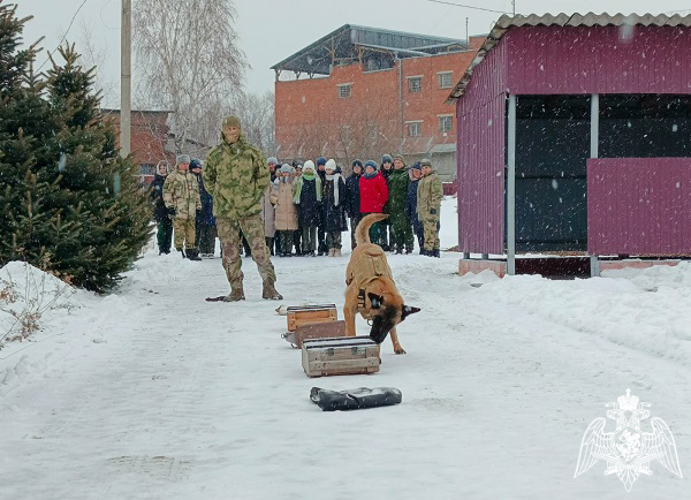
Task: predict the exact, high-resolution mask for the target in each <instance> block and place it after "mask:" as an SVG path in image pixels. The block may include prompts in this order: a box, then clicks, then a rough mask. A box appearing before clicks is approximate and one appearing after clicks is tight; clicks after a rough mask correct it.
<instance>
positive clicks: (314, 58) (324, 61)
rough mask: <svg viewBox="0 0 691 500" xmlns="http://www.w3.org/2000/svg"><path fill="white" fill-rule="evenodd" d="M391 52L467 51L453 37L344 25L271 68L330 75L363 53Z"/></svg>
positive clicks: (412, 54)
mask: <svg viewBox="0 0 691 500" xmlns="http://www.w3.org/2000/svg"><path fill="white" fill-rule="evenodd" d="M368 50H374V51H377V52H382V51H384V52H390V53H391V54H392V55H394V54H395V55H397V56H398V57H399V58H406V57H425V56H428V55H433V54H439V53H447V52H460V51H465V50H468V46H467V44H466V42H465V41H462V40H456V39H453V38H443V37H437V36H429V35H420V34H416V33H406V32H403V31H391V30H383V29H377V28H368V27H366V26H356V25H353V24H345V25H343V26H341V27H340V28H338V29H336V30H334V31H332V32H331V33H329V34H328V35H326V36H324V37H322V38H320V39H319V40H317V41H316V42H314V43H312V44H310V45H308V46H307V47H305V48H304V49H302V50H300V51H299V52H296V53H295V54H293V55H291V56H290V57H288V58H286V59H284V60H283V61H281V62H279V63H278V64H275V65H273V66H272V67H271V69H273V70H276V71H294V72H296V73H307V74H310V75H313V74H314V75H329V74H331V68H332V67H333V66H334V65H335V66H337V65H340V64H343V65H347V64H352V63H354V62H356V61H358V60H359V57H360V51H368Z"/></svg>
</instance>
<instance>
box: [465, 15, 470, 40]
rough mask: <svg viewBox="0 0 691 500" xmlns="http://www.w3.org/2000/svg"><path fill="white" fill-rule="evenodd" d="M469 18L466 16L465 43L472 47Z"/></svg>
mask: <svg viewBox="0 0 691 500" xmlns="http://www.w3.org/2000/svg"><path fill="white" fill-rule="evenodd" d="M468 19H469V18H467V17H466V18H465V44H466V47H467V48H470V31H468V22H469V21H468Z"/></svg>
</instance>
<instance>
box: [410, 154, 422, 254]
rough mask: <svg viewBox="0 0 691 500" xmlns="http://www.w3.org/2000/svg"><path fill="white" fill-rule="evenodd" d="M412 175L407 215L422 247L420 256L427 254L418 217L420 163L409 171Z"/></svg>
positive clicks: (417, 162)
mask: <svg viewBox="0 0 691 500" xmlns="http://www.w3.org/2000/svg"><path fill="white" fill-rule="evenodd" d="M408 173H409V174H410V184H409V185H408V196H407V197H406V203H405V213H406V215H407V216H408V218H409V219H410V222H411V223H412V224H413V232H414V233H415V236H416V237H417V242H418V245H419V246H420V255H422V254H424V252H425V231H424V229H423V227H422V223H421V222H420V219H418V217H417V186H418V182H419V181H420V178H421V177H422V167H421V166H420V162H419V161H416V162H415V164H414V165H413V166H412V167H410V170H408Z"/></svg>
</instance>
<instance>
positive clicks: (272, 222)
mask: <svg viewBox="0 0 691 500" xmlns="http://www.w3.org/2000/svg"><path fill="white" fill-rule="evenodd" d="M279 176H280V174H278V173H277V174H276V178H275V179H274V180H273V181H272V182H271V184H269V185H268V186H267V187H266V192H265V193H264V197H263V198H262V212H261V214H262V220H263V221H264V239H265V240H266V248H268V249H269V253H270V254H271V255H276V254H275V253H274V246H275V245H274V241H275V239H276V214H275V211H274V206H273V204H272V202H271V190H272V189H273V183H274V182H275V181H276V180H277V179H278V177H279Z"/></svg>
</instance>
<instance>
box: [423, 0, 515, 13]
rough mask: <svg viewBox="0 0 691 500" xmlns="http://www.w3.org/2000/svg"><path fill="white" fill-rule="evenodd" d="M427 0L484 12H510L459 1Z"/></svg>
mask: <svg viewBox="0 0 691 500" xmlns="http://www.w3.org/2000/svg"><path fill="white" fill-rule="evenodd" d="M427 1H428V2H433V3H441V4H444V5H453V6H455V7H464V8H466V9H475V10H482V11H484V12H494V13H495V14H511V12H507V11H505V10H495V9H485V8H484V7H475V6H473V5H463V4H460V3H453V2H444V1H443V0H427Z"/></svg>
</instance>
